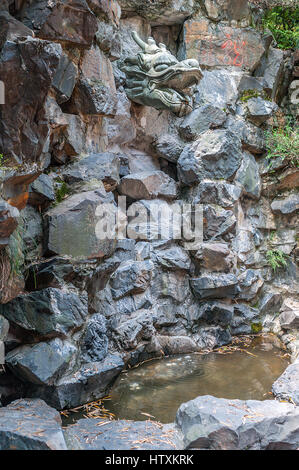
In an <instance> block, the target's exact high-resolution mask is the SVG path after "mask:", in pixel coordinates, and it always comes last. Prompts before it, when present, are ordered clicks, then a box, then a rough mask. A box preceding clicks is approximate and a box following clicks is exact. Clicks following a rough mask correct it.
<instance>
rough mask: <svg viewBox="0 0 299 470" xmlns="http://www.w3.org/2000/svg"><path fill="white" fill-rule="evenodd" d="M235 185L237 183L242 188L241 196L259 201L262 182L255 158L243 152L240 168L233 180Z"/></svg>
mask: <svg viewBox="0 0 299 470" xmlns="http://www.w3.org/2000/svg"><path fill="white" fill-rule="evenodd" d="M234 182H235V183H239V184H240V185H241V186H242V188H243V194H245V195H246V196H248V197H251V198H252V199H259V198H260V195H261V190H262V182H261V178H260V174H259V166H258V164H257V163H256V161H255V158H254V157H253V156H252V155H251V154H250V153H249V152H245V153H244V156H243V160H242V163H241V165H240V168H239V169H238V171H237V173H236V177H235V179H234Z"/></svg>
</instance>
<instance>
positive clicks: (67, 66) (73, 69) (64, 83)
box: [52, 54, 78, 104]
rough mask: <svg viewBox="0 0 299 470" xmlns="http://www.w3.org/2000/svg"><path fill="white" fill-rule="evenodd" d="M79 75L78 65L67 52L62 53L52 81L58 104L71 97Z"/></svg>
mask: <svg viewBox="0 0 299 470" xmlns="http://www.w3.org/2000/svg"><path fill="white" fill-rule="evenodd" d="M77 77H78V68H77V66H76V65H75V64H74V63H73V62H72V61H71V60H70V59H69V57H68V55H67V54H62V55H61V57H60V60H59V64H58V67H57V70H56V73H55V75H54V78H53V82H52V86H53V88H54V90H55V91H56V98H57V103H58V104H61V103H64V102H65V101H67V100H69V99H70V97H71V95H72V93H73V90H74V88H75V85H76V81H77Z"/></svg>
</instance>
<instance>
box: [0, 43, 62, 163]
mask: <svg viewBox="0 0 299 470" xmlns="http://www.w3.org/2000/svg"><path fill="white" fill-rule="evenodd" d="M61 54H62V48H61V45H60V44H55V43H51V42H47V41H41V40H39V39H33V38H27V39H26V40H25V41H22V42H20V43H18V44H16V43H14V42H10V41H8V42H6V43H5V44H4V46H3V48H2V51H1V54H0V76H1V80H2V81H3V82H4V83H9V84H10V86H9V90H8V91H7V93H6V97H5V106H1V109H0V153H3V154H4V155H5V157H6V158H7V159H11V161H12V162H15V163H16V164H20V163H23V162H26V161H35V162H36V161H37V160H38V158H39V157H40V155H41V153H42V151H43V147H44V145H45V142H46V139H47V137H48V125H47V121H46V119H45V115H44V114H45V112H44V109H43V106H44V103H45V100H46V97H47V94H48V92H49V90H50V87H51V82H52V79H53V76H54V74H55V71H56V69H57V67H58V64H59V60H60V56H61Z"/></svg>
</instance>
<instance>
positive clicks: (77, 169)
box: [62, 152, 120, 191]
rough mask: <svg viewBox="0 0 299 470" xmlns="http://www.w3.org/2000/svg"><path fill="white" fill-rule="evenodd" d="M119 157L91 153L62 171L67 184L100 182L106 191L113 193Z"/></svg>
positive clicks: (109, 154) (118, 167) (117, 178)
mask: <svg viewBox="0 0 299 470" xmlns="http://www.w3.org/2000/svg"><path fill="white" fill-rule="evenodd" d="M119 169H120V163H119V157H118V156H117V155H116V154H115V153H111V152H104V153H93V154H91V155H88V156H87V157H84V158H82V159H81V160H79V161H77V162H75V163H72V164H71V165H70V166H69V167H68V168H67V169H66V170H64V171H63V173H62V176H63V179H64V180H65V181H66V182H67V183H68V184H73V183H83V182H90V181H92V180H97V181H102V182H103V184H104V187H105V190H106V191H113V190H114V189H115V188H116V186H117V185H118V183H119Z"/></svg>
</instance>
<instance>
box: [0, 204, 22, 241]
mask: <svg viewBox="0 0 299 470" xmlns="http://www.w3.org/2000/svg"><path fill="white" fill-rule="evenodd" d="M19 215H20V213H19V211H18V209H17V208H16V207H13V206H11V205H10V204H8V203H7V202H6V201H4V200H0V246H1V245H2V246H5V245H8V243H9V237H10V235H11V234H12V233H13V232H14V231H15V229H16V228H17V226H18V217H19Z"/></svg>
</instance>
